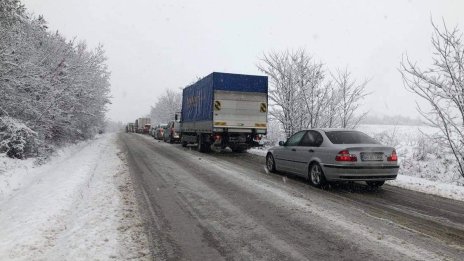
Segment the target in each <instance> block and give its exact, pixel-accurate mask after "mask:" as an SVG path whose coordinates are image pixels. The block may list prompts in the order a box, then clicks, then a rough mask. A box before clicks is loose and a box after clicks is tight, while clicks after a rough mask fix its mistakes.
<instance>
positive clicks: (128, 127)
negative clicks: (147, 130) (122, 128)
mask: <svg viewBox="0 0 464 261" xmlns="http://www.w3.org/2000/svg"><path fill="white" fill-rule="evenodd" d="M126 132H134V124H133V123H128V124H127V126H126Z"/></svg>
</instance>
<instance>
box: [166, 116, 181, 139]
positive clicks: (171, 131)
mask: <svg viewBox="0 0 464 261" xmlns="http://www.w3.org/2000/svg"><path fill="white" fill-rule="evenodd" d="M164 141H165V142H169V143H174V142H179V141H180V123H179V122H177V121H170V122H169V123H168V125H167V126H166V129H165V130H164Z"/></svg>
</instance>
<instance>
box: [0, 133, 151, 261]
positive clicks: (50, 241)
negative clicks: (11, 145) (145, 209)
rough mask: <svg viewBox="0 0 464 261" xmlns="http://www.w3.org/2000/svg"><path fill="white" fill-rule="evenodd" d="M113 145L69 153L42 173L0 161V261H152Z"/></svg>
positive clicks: (105, 142) (101, 141) (83, 146)
mask: <svg viewBox="0 0 464 261" xmlns="http://www.w3.org/2000/svg"><path fill="white" fill-rule="evenodd" d="M115 138H116V136H115V135H114V134H109V135H103V136H100V137H98V138H97V139H95V140H91V141H87V142H83V143H80V144H77V145H73V146H70V147H67V148H65V149H62V150H61V151H60V152H59V153H58V155H56V156H54V157H53V158H52V160H51V161H50V162H49V163H47V164H45V165H43V166H39V167H33V162H32V160H26V161H19V160H15V161H13V160H10V159H7V158H5V157H2V158H0V160H1V161H2V162H3V163H2V166H3V167H2V170H1V173H0V184H1V185H0V186H1V187H0V189H1V190H2V194H1V198H0V235H2V240H0V260H90V259H91V260H107V259H120V260H127V259H133V258H135V259H146V256H147V255H148V250H147V247H146V246H147V239H146V237H145V235H144V233H143V230H142V222H141V220H140V218H139V217H138V214H137V213H138V212H137V207H136V204H135V196H134V194H133V193H134V192H133V189H132V184H131V182H130V177H129V174H128V170H127V165H126V164H125V163H124V161H123V160H124V157H123V155H120V154H119V152H118V148H117V145H116V144H115Z"/></svg>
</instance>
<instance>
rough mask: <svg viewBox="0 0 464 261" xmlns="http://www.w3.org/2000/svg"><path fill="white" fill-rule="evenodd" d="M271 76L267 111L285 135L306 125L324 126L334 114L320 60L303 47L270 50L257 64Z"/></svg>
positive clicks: (312, 126) (329, 90)
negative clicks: (268, 109) (292, 49)
mask: <svg viewBox="0 0 464 261" xmlns="http://www.w3.org/2000/svg"><path fill="white" fill-rule="evenodd" d="M257 67H258V69H259V70H260V71H262V72H263V73H265V74H267V75H268V76H269V78H270V86H271V88H270V91H269V98H270V100H271V110H270V112H269V113H270V115H271V117H273V118H274V119H276V120H278V121H279V122H280V123H281V124H282V126H283V128H284V131H285V134H286V136H287V137H289V136H290V135H292V134H293V133H295V132H296V131H299V130H301V129H305V128H314V127H327V126H328V125H329V124H331V122H333V120H331V119H329V118H330V117H333V116H334V114H333V113H330V114H328V113H327V112H328V111H329V110H327V109H326V108H328V107H330V106H332V104H331V102H332V101H331V100H330V98H331V95H332V93H331V90H332V89H331V88H330V83H327V82H326V81H325V80H326V77H325V73H324V68H323V64H322V63H319V62H315V61H314V59H313V58H312V57H311V56H310V55H309V54H308V53H307V52H306V51H305V50H304V49H300V50H297V51H288V50H286V51H283V52H271V53H269V54H265V55H264V56H263V58H261V61H260V63H259V64H258V65H257Z"/></svg>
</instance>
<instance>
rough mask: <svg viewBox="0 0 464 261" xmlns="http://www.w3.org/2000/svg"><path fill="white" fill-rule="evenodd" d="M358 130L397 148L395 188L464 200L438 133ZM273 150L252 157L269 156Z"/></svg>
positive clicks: (463, 180) (415, 129) (462, 181)
mask: <svg viewBox="0 0 464 261" xmlns="http://www.w3.org/2000/svg"><path fill="white" fill-rule="evenodd" d="M358 130H360V131H363V132H365V133H367V134H369V135H370V136H372V137H374V138H376V139H377V140H379V141H380V142H381V143H382V144H384V145H389V146H393V147H395V148H396V150H397V153H398V158H399V164H400V171H399V175H398V178H397V179H396V180H395V181H388V182H387V183H388V184H390V185H392V186H398V187H403V188H406V189H410V190H415V191H420V192H424V193H429V194H434V195H438V196H442V197H447V198H452V199H457V200H464V178H463V177H462V176H460V175H459V173H458V171H457V169H456V165H455V164H454V159H453V155H452V154H450V153H449V152H447V151H446V150H445V149H444V148H443V147H442V146H439V145H438V144H436V143H434V142H433V141H432V140H431V139H430V138H429V136H430V135H433V134H434V133H436V132H437V130H436V129H434V128H432V127H428V126H401V125H360V126H359V127H358ZM268 149H269V147H262V148H253V149H250V150H248V152H249V153H252V154H256V155H260V156H265V155H266V153H267V150H268Z"/></svg>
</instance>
